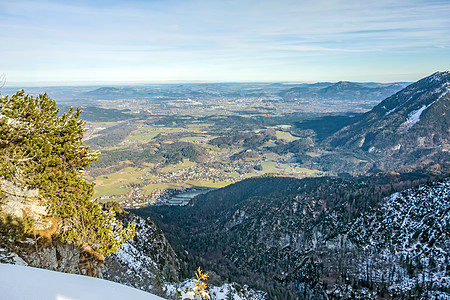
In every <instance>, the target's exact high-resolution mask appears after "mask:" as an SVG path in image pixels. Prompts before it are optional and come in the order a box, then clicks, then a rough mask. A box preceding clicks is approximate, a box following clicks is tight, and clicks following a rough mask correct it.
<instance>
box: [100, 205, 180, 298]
mask: <svg viewBox="0 0 450 300" xmlns="http://www.w3.org/2000/svg"><path fill="white" fill-rule="evenodd" d="M116 217H117V218H118V219H120V220H121V221H122V222H123V223H125V224H126V223H129V222H134V223H135V224H136V236H135V237H134V238H133V239H132V240H128V241H126V242H125V243H123V244H122V247H121V249H120V251H119V252H117V253H115V254H113V255H111V256H110V257H108V258H107V259H106V260H105V264H104V266H103V268H102V273H103V277H104V278H105V279H109V280H112V281H116V282H118V283H121V284H125V285H128V286H132V287H135V288H138V289H141V290H144V291H148V292H152V293H156V294H159V295H163V284H164V282H167V281H177V280H178V279H179V278H178V277H179V276H178V271H179V268H180V266H179V261H178V258H177V256H176V254H175V252H174V250H173V249H172V246H171V245H170V244H169V242H168V241H167V239H166V238H165V236H164V234H163V233H162V231H161V230H160V229H159V228H158V227H157V226H156V224H155V223H153V222H152V221H151V220H150V219H146V218H141V217H139V216H136V215H134V214H131V213H125V214H119V215H116Z"/></svg>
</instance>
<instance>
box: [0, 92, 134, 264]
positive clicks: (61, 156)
mask: <svg viewBox="0 0 450 300" xmlns="http://www.w3.org/2000/svg"><path fill="white" fill-rule="evenodd" d="M58 113H59V110H58V109H57V107H56V103H55V101H54V100H52V99H51V98H49V97H48V95H47V94H43V95H39V96H38V97H32V96H29V95H25V93H24V91H23V90H21V91H19V92H17V93H16V94H14V95H12V96H11V97H10V98H8V97H4V98H1V99H0V158H1V159H0V178H3V179H5V180H9V181H13V182H16V183H17V184H20V185H24V186H28V187H31V188H37V189H39V191H40V194H41V195H42V196H43V198H44V199H46V201H47V203H46V204H47V207H48V211H49V213H50V214H51V215H53V216H54V217H57V218H59V219H60V221H61V223H62V233H61V239H62V241H65V242H69V243H75V244H77V245H78V246H81V247H82V248H84V249H85V250H87V251H91V252H92V253H94V254H96V255H97V256H98V257H99V258H100V259H104V257H106V256H109V255H111V254H112V253H114V252H117V251H118V250H119V249H120V245H121V243H123V242H124V241H125V240H127V239H129V238H132V237H133V236H134V233H135V225H134V224H130V225H129V226H128V227H127V228H125V229H124V228H123V227H122V223H120V222H118V221H117V220H116V219H115V213H114V211H112V210H110V211H104V210H102V208H101V206H100V204H99V203H98V202H96V201H95V200H94V199H93V197H92V196H93V194H94V184H93V183H89V182H88V181H86V180H85V179H84V176H83V173H84V171H85V170H86V169H87V168H88V167H89V164H90V163H91V162H93V161H95V160H97V158H98V153H96V152H90V151H89V146H87V145H85V144H84V143H83V141H82V138H83V134H84V132H85V131H86V130H87V129H86V127H85V122H84V121H83V120H81V119H79V117H80V114H81V110H80V109H79V108H77V109H76V110H74V109H73V108H70V109H69V111H68V112H66V113H63V114H62V115H61V116H59V115H58Z"/></svg>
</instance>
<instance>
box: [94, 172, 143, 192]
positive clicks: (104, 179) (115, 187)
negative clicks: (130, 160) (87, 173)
mask: <svg viewBox="0 0 450 300" xmlns="http://www.w3.org/2000/svg"><path fill="white" fill-rule="evenodd" d="M144 174H145V170H137V169H136V168H132V167H127V168H124V169H122V170H120V171H118V172H115V173H112V174H108V175H102V176H98V177H97V178H95V180H94V182H95V194H94V197H102V196H112V195H117V196H119V195H125V194H127V193H128V192H129V191H130V188H120V187H121V186H123V185H127V184H130V183H139V182H141V180H140V179H138V177H141V176H143V175H144Z"/></svg>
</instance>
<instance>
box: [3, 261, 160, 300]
mask: <svg viewBox="0 0 450 300" xmlns="http://www.w3.org/2000/svg"><path fill="white" fill-rule="evenodd" d="M0 278H1V279H2V280H0V290H1V291H2V295H1V297H2V299H15V300H29V299H56V300H62V299H64V300H97V299H108V300H123V299H133V300H141V299H142V300H144V299H145V300H163V298H161V297H158V296H155V295H153V294H150V293H146V292H143V291H140V290H137V289H134V288H131V287H128V286H125V285H121V284H118V283H115V282H112V281H107V280H103V279H98V278H92V277H87V276H82V275H74V274H67V273H60V272H55V271H49V270H44V269H38V268H32V267H25V266H17V265H8V264H0Z"/></svg>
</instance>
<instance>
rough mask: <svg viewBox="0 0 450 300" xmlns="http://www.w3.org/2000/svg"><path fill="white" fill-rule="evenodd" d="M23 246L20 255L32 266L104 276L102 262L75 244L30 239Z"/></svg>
mask: <svg viewBox="0 0 450 300" xmlns="http://www.w3.org/2000/svg"><path fill="white" fill-rule="evenodd" d="M23 246H24V247H21V248H20V250H19V256H20V257H21V258H22V259H23V260H24V261H25V262H26V263H27V265H29V266H31V267H37V268H42V269H48V270H53V271H59V272H64V273H71V274H80V275H87V276H92V277H99V278H102V273H101V268H100V266H101V264H102V262H100V261H98V260H97V259H96V258H95V257H94V256H93V255H91V254H89V253H87V252H84V251H82V250H81V249H80V248H79V247H77V246H75V245H69V244H63V243H61V242H59V241H52V242H51V243H47V244H41V243H37V242H35V241H34V240H32V239H28V240H27V241H26V242H25V243H24V245H23Z"/></svg>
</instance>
